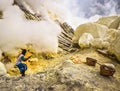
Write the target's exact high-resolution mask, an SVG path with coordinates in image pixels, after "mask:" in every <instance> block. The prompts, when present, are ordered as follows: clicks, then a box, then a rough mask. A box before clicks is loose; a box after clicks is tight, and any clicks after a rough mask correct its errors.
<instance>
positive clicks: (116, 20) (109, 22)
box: [96, 16, 120, 29]
mask: <svg viewBox="0 0 120 91" xmlns="http://www.w3.org/2000/svg"><path fill="white" fill-rule="evenodd" d="M96 23H99V24H102V25H105V26H107V27H108V28H113V29H118V28H119V24H120V16H109V17H102V18H100V19H99V20H98V21H97V22H96Z"/></svg>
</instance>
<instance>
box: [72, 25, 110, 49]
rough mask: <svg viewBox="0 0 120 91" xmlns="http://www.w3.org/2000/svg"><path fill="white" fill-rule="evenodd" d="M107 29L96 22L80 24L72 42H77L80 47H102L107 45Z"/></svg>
mask: <svg viewBox="0 0 120 91" xmlns="http://www.w3.org/2000/svg"><path fill="white" fill-rule="evenodd" d="M108 31H109V29H108V28H107V27H106V26H104V25H100V24H97V23H87V24H83V25H80V26H79V27H78V28H77V29H76V30H75V33H74V37H73V42H74V43H78V45H79V46H80V47H81V48H84V47H90V45H92V46H94V47H97V48H104V47H107V46H108V45H109V43H108V42H107V41H106V34H107V32H108Z"/></svg>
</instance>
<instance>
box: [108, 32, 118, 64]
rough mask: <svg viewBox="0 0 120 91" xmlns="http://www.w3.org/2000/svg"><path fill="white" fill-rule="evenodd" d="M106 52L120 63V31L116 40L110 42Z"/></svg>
mask: <svg viewBox="0 0 120 91" xmlns="http://www.w3.org/2000/svg"><path fill="white" fill-rule="evenodd" d="M108 50H109V51H110V52H111V53H112V54H114V55H115V56H116V57H117V59H118V61H119V62H120V31H118V33H117V34H116V38H115V39H114V40H113V41H112V42H111V44H110V47H109V48H108Z"/></svg>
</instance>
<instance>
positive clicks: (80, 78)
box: [0, 49, 120, 91]
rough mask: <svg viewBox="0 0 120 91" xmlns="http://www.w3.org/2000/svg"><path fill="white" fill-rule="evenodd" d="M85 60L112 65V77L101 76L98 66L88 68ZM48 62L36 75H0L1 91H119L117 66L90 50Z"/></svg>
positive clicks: (119, 75) (118, 67)
mask: <svg viewBox="0 0 120 91" xmlns="http://www.w3.org/2000/svg"><path fill="white" fill-rule="evenodd" d="M86 57H92V58H95V59H97V61H98V62H99V63H101V64H103V63H112V64H114V65H115V69H116V72H115V74H114V75H113V76H110V77H106V76H102V75H100V66H99V65H98V64H96V66H88V65H87V64H86V63H85V62H86ZM73 59H74V60H73ZM76 59H77V60H76ZM49 61H51V62H49V65H47V67H46V69H45V70H43V71H41V72H37V73H35V74H27V75H26V76H25V77H21V76H20V75H16V76H8V75H6V76H1V77H0V91H120V87H119V84H120V70H119V69H120V64H119V63H117V62H116V61H115V60H112V59H109V58H107V57H105V56H103V55H101V54H99V53H97V52H96V51H95V50H93V49H84V50H78V51H76V52H74V53H70V54H66V55H62V56H61V57H58V58H55V59H54V62H52V61H53V60H49Z"/></svg>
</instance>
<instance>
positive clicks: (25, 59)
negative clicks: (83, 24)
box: [21, 56, 31, 61]
mask: <svg viewBox="0 0 120 91" xmlns="http://www.w3.org/2000/svg"><path fill="white" fill-rule="evenodd" d="M30 57H31V56H29V57H28V58H24V56H22V57H21V60H23V61H27V60H28V59H29V58H30Z"/></svg>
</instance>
